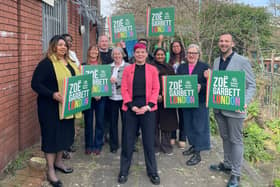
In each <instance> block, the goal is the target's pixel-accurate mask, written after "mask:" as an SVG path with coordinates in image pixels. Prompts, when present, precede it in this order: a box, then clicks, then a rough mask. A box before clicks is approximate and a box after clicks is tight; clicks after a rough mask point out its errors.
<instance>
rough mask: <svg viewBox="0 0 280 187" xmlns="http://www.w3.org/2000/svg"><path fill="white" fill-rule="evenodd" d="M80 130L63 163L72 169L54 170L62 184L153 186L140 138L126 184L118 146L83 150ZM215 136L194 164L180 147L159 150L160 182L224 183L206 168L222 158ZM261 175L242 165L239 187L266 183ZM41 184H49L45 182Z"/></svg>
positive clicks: (176, 186)
mask: <svg viewBox="0 0 280 187" xmlns="http://www.w3.org/2000/svg"><path fill="white" fill-rule="evenodd" d="M83 142H84V137H83V131H81V132H80V133H79V135H78V136H77V137H76V143H75V144H76V147H77V148H78V150H77V152H75V153H74V154H73V155H72V158H71V159H70V160H68V161H66V164H67V165H71V166H73V168H74V173H72V174H69V175H65V174H61V173H59V174H58V177H59V178H60V179H61V180H62V181H63V184H64V186H66V187H68V186H69V187H72V186H73V187H82V186H84V187H95V186H96V187H114V186H124V187H149V186H153V185H152V184H151V182H150V181H149V178H148V177H147V175H146V169H145V162H144V154H143V150H142V145H141V142H138V144H137V146H138V148H139V151H138V152H135V153H134V155H133V162H132V165H131V169H130V174H129V177H128V181H127V183H126V184H123V185H119V184H118V183H117V176H118V172H119V163H120V150H119V151H118V153H116V154H112V153H110V152H109V147H108V144H105V146H104V148H103V151H102V153H101V155H99V156H94V155H90V156H88V155H85V154H84V144H83ZM218 145H220V142H219V137H216V138H212V149H211V151H207V152H203V153H202V155H201V156H202V161H201V162H200V163H199V164H198V165H197V166H192V167H188V166H186V165H185V162H186V159H187V158H186V157H184V156H183V155H182V150H181V149H179V148H177V147H176V146H175V148H174V155H172V156H168V155H164V154H161V155H159V156H157V164H158V171H159V175H160V178H161V184H160V186H162V187H163V186H164V187H193V186H194V187H210V186H211V187H225V186H226V183H227V179H228V177H229V176H227V175H226V174H222V173H213V172H211V171H209V169H208V168H209V165H210V164H211V163H217V162H219V161H221V160H222V150H221V149H220V148H219V147H220V146H218ZM261 181H262V180H261V178H259V176H258V175H257V174H256V173H255V172H254V170H252V168H250V167H249V166H246V169H245V170H244V175H243V177H242V183H241V184H242V186H243V187H251V186H252V187H257V186H260V187H262V186H266V185H264V184H262V183H261ZM43 186H45V187H46V186H49V185H48V183H47V182H44V183H43Z"/></svg>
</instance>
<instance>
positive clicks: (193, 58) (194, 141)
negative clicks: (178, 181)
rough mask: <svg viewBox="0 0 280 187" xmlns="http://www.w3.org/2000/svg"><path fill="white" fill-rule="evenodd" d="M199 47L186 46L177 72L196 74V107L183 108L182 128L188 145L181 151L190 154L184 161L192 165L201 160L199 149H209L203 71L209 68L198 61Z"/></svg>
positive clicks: (207, 114) (186, 154)
mask: <svg viewBox="0 0 280 187" xmlns="http://www.w3.org/2000/svg"><path fill="white" fill-rule="evenodd" d="M199 56H200V49H199V46H198V45H196V44H191V45H189V47H188V48H187V57H186V60H187V63H184V64H181V65H180V66H179V68H178V71H177V74H180V75H197V82H198V86H197V87H198V88H197V89H198V97H199V107H198V108H183V109H182V111H183V116H184V117H183V119H184V129H185V134H186V136H187V139H188V142H189V144H190V147H189V149H188V150H186V151H184V152H183V155H184V156H190V155H192V156H191V157H190V159H189V160H188V161H187V162H186V164H187V165H188V166H193V165H196V164H198V163H199V162H200V161H201V157H200V151H203V150H209V149H210V130H209V110H208V108H206V104H205V103H206V83H207V80H206V78H205V77H204V71H205V70H207V69H208V68H209V66H208V64H206V63H203V62H200V61H199Z"/></svg>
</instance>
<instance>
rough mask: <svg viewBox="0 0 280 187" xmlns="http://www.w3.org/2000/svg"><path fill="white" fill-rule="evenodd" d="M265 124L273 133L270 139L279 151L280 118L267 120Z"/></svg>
mask: <svg viewBox="0 0 280 187" xmlns="http://www.w3.org/2000/svg"><path fill="white" fill-rule="evenodd" d="M266 125H267V127H268V128H269V129H270V130H271V132H272V133H273V134H272V135H271V140H272V141H273V142H274V143H275V145H276V150H277V152H279V153H280V119H278V120H273V121H267V122H266Z"/></svg>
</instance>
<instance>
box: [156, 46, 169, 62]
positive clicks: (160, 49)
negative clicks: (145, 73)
mask: <svg viewBox="0 0 280 187" xmlns="http://www.w3.org/2000/svg"><path fill="white" fill-rule="evenodd" d="M158 51H162V52H163V53H164V55H165V59H164V61H165V60H166V51H165V50H164V49H163V48H160V47H159V48H156V50H155V52H154V61H155V62H156V63H159V62H158V61H157V60H156V54H157V52H158Z"/></svg>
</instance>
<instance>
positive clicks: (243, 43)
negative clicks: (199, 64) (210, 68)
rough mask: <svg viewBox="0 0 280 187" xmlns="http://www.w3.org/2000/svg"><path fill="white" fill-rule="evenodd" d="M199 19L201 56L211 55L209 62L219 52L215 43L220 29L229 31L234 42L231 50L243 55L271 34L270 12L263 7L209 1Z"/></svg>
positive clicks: (264, 44) (220, 31)
mask: <svg viewBox="0 0 280 187" xmlns="http://www.w3.org/2000/svg"><path fill="white" fill-rule="evenodd" d="M200 19H201V22H200V23H201V24H200V30H201V35H200V38H201V44H202V49H203V50H204V53H203V54H204V58H205V57H207V59H210V58H212V59H211V62H213V57H217V56H218V55H219V50H218V46H217V43H218V39H219V38H218V37H219V35H220V34H222V33H225V32H226V33H231V34H232V35H233V36H234V40H235V44H236V45H235V51H237V52H238V53H240V54H244V55H245V56H247V54H248V52H249V50H256V49H257V47H258V45H260V46H262V47H265V46H266V45H268V41H269V39H270V36H271V27H270V25H269V23H270V22H269V19H270V14H268V13H267V12H266V10H265V9H264V8H255V7H250V6H245V5H240V4H227V3H218V4H209V5H208V6H207V8H204V10H203V11H202V12H201V14H200ZM211 50H213V51H212V52H211ZM209 55H211V56H209Z"/></svg>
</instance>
